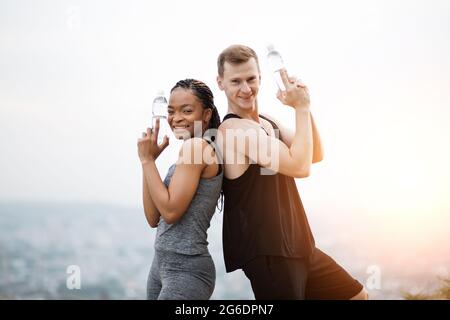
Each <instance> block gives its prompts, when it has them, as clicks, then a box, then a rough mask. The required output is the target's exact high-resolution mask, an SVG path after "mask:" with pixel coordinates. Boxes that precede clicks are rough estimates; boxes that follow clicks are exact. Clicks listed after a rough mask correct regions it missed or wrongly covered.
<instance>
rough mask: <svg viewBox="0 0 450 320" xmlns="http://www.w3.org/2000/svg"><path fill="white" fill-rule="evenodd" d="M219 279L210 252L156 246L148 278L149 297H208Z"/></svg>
mask: <svg viewBox="0 0 450 320" xmlns="http://www.w3.org/2000/svg"><path fill="white" fill-rule="evenodd" d="M215 282H216V269H215V267H214V262H213V260H212V258H211V256H210V255H209V253H207V254H202V255H185V254H179V253H173V252H167V251H159V250H155V256H154V258H153V263H152V266H151V268H150V273H149V275H148V280H147V299H148V300H208V299H209V298H210V297H211V295H212V293H213V291H214V286H215Z"/></svg>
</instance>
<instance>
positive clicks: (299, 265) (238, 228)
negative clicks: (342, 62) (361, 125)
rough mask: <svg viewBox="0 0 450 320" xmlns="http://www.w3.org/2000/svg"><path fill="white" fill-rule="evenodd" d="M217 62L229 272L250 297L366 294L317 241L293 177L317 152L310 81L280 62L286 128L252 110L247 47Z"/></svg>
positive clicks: (253, 75)
mask: <svg viewBox="0 0 450 320" xmlns="http://www.w3.org/2000/svg"><path fill="white" fill-rule="evenodd" d="M217 64H218V77H217V83H218V86H219V88H220V89H221V90H222V91H224V92H225V95H226V97H227V100H228V114H227V115H226V116H225V118H224V120H223V123H222V124H221V125H220V127H219V133H220V134H219V135H218V138H219V139H220V140H222V141H219V145H221V146H222V148H223V149H222V156H223V160H224V168H225V172H224V174H225V175H224V179H223V186H222V188H223V191H224V195H225V210H224V220H223V250H224V258H225V266H226V270H227V272H231V271H234V270H236V269H243V271H244V273H245V275H246V276H247V277H248V279H249V280H250V282H251V285H252V289H253V292H254V294H255V298H256V299H351V298H354V299H365V298H366V297H367V294H366V292H365V291H364V288H363V286H362V285H361V284H360V283H359V282H358V281H357V280H355V279H353V278H352V277H351V276H350V275H349V274H348V273H347V272H346V271H345V270H344V269H343V268H342V267H340V266H339V265H338V264H337V263H336V262H335V261H334V260H333V259H332V258H330V257H329V256H327V255H326V254H325V253H323V252H322V251H320V250H319V249H317V248H316V247H315V245H314V238H313V235H312V233H311V230H310V228H309V224H308V220H307V218H306V215H305V211H304V209H303V205H302V202H301V200H300V196H299V194H298V191H297V187H296V185H295V181H294V178H304V177H307V176H308V175H309V172H310V167H311V164H312V163H314V162H318V161H321V160H322V157H323V156H322V146H321V143H320V137H319V134H318V131H317V129H316V126H315V124H314V121H313V119H312V116H311V112H310V101H309V94H308V89H307V88H306V87H305V86H304V85H303V84H302V83H301V82H299V81H298V80H297V79H295V78H293V77H288V75H287V72H286V70H282V72H281V76H282V79H283V83H284V85H285V87H286V90H285V91H283V92H281V91H279V92H278V94H277V97H278V99H279V100H280V101H281V102H282V103H283V104H285V105H287V106H290V107H292V108H294V109H295V128H296V129H295V132H289V130H287V129H286V128H285V127H283V126H282V125H281V124H280V123H279V122H276V121H275V120H274V119H271V118H269V117H268V116H263V115H260V114H259V113H258V101H257V95H258V90H259V85H260V80H261V75H260V69H259V63H258V57H257V55H256V53H255V52H254V51H253V50H252V49H251V48H249V47H247V46H243V45H233V46H230V47H228V48H227V49H225V50H224V51H223V52H222V53H221V54H220V55H219V57H218V61H217ZM278 129H279V130H278Z"/></svg>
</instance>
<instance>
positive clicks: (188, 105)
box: [167, 103, 192, 109]
mask: <svg viewBox="0 0 450 320" xmlns="http://www.w3.org/2000/svg"><path fill="white" fill-rule="evenodd" d="M184 107H192V105H191V104H189V103H186V104H182V105H181V106H179V107H178V108H180V109H181V108H184ZM167 108H172V109H173V108H177V107H174V106H172V105H168V106H167Z"/></svg>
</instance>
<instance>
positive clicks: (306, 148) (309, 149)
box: [289, 108, 313, 176]
mask: <svg viewBox="0 0 450 320" xmlns="http://www.w3.org/2000/svg"><path fill="white" fill-rule="evenodd" d="M289 152H290V154H291V156H292V157H293V158H294V159H297V160H298V161H299V163H298V164H299V167H300V170H299V171H300V172H301V173H303V174H304V175H306V176H307V175H309V170H310V167H311V163H312V155H313V136H312V124H311V113H310V111H309V109H308V108H296V109H295V134H294V139H293V140H292V144H291V147H290V148H289Z"/></svg>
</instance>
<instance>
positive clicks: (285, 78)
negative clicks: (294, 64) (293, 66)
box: [280, 69, 291, 88]
mask: <svg viewBox="0 0 450 320" xmlns="http://www.w3.org/2000/svg"><path fill="white" fill-rule="evenodd" d="M280 76H281V80H283V84H284V87H285V88H287V87H288V86H290V85H291V83H290V81H289V77H288V74H287V71H286V69H281V70H280Z"/></svg>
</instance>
